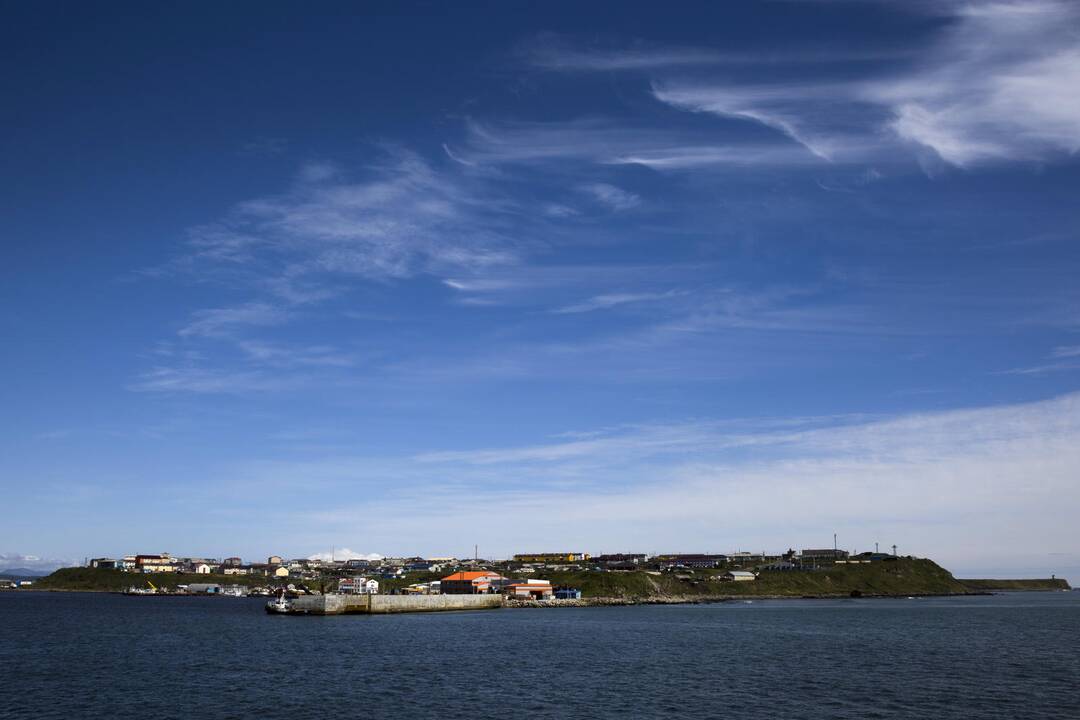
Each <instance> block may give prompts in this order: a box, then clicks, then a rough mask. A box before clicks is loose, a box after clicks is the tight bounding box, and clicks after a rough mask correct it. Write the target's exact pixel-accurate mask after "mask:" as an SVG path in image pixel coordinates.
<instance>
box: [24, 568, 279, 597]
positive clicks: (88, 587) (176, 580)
mask: <svg viewBox="0 0 1080 720" xmlns="http://www.w3.org/2000/svg"><path fill="white" fill-rule="evenodd" d="M147 580H149V581H150V582H152V583H154V585H156V586H157V587H159V588H169V589H172V588H175V587H176V586H177V585H190V584H192V583H219V584H221V585H266V584H267V581H268V580H269V578H264V577H249V576H246V575H193V574H192V575H188V574H183V573H155V574H153V575H142V574H139V573H126V572H124V571H122V570H105V569H101V568H88V567H72V568H60V569H59V570H57V571H56V572H54V573H52V574H51V575H47V576H45V577H43V578H40V579H38V580H36V581H35V582H34V585H33V589H34V590H83V591H99V592H122V591H124V590H127V589H128V588H129V587H144V588H145V587H147V584H146V581H147Z"/></svg>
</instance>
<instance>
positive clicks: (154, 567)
mask: <svg viewBox="0 0 1080 720" xmlns="http://www.w3.org/2000/svg"><path fill="white" fill-rule="evenodd" d="M135 569H136V570H137V571H138V572H143V573H162V572H176V562H175V561H174V560H173V559H172V558H171V557H169V554H168V553H162V554H161V555H136V556H135Z"/></svg>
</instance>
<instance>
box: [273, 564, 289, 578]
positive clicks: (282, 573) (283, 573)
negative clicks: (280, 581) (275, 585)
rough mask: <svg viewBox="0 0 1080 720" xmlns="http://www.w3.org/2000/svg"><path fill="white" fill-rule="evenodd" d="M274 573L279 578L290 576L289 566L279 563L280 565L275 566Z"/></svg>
mask: <svg viewBox="0 0 1080 720" xmlns="http://www.w3.org/2000/svg"><path fill="white" fill-rule="evenodd" d="M273 575H274V577H279V578H285V577H289V568H287V567H283V566H281V565H279V566H278V567H276V568H274V573H273Z"/></svg>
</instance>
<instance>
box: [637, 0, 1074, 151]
mask: <svg viewBox="0 0 1080 720" xmlns="http://www.w3.org/2000/svg"><path fill="white" fill-rule="evenodd" d="M941 10H942V11H943V12H946V13H948V14H949V19H950V22H949V24H948V25H947V27H946V28H945V29H944V30H943V31H942V32H941V33H940V34H939V35H938V36H937V38H936V39H935V40H933V41H932V42H931V44H930V46H929V47H927V48H926V49H925V51H924V52H923V53H921V54H920V55H921V58H920V59H919V60H918V61H913V62H912V63H910V64H909V65H908V67H906V68H905V69H902V70H899V71H897V70H893V71H891V72H890V73H888V74H885V73H883V72H876V73H871V74H865V75H861V76H859V77H858V78H857V79H854V80H845V81H839V82H831V83H826V84H821V83H820V82H818V81H816V80H807V79H806V78H805V77H803V76H800V75H798V74H792V75H790V76H789V77H787V78H786V79H784V78H781V79H777V80H773V81H771V82H769V83H768V84H761V83H758V84H753V83H738V82H727V83H716V82H713V81H709V80H702V79H700V78H697V79H690V78H685V77H683V78H679V77H675V76H673V75H672V74H671V73H668V75H667V76H666V77H665V78H664V79H663V80H660V81H658V82H657V84H656V85H655V86H654V91H653V93H654V96H655V97H656V98H657V100H660V101H661V102H664V103H667V104H670V105H672V106H673V107H678V108H682V109H687V110H693V111H698V112H708V113H713V114H715V115H720V116H724V117H734V118H744V119H746V120H749V121H753V122H757V123H760V124H762V125H765V126H767V127H771V128H773V129H775V130H777V131H779V132H780V133H782V134H783V135H786V136H787V137H789V138H791V139H792V140H794V141H795V142H797V143H799V144H801V145H803V146H804V147H806V148H808V149H809V150H811V151H812V152H813V153H814V154H815V155H818V156H820V157H822V158H824V159H835V158H836V157H847V156H849V155H850V149H851V148H852V147H855V148H858V149H860V153H861V154H863V155H871V156H872V155H874V154H879V155H881V154H884V155H888V154H893V155H895V154H897V153H898V152H901V148H900V146H899V145H898V143H901V142H909V143H912V144H914V145H917V146H920V147H923V148H928V149H930V150H932V151H933V152H934V153H936V155H937V156H939V157H940V158H941V159H942V160H944V161H945V162H946V163H949V164H952V165H956V166H960V167H971V166H974V165H978V164H983V163H988V162H998V161H1015V160H1028V161H1035V160H1047V159H1051V158H1054V157H1062V156H1066V157H1067V156H1071V155H1072V154H1074V153H1075V152H1076V151H1077V149H1080V100H1078V99H1077V95H1076V93H1075V92H1074V88H1075V87H1076V86H1077V85H1080V39H1078V36H1077V34H1076V27H1077V26H1078V24H1080V7H1078V6H1077V5H1076V4H1075V3H1069V2H1059V1H1057V0H1019V1H1016V2H987V3H972V4H947V5H944V6H942V8H941Z"/></svg>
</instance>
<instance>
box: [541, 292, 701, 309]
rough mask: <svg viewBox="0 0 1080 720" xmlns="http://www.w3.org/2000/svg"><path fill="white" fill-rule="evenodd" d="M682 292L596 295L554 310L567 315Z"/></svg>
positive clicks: (659, 298)
mask: <svg viewBox="0 0 1080 720" xmlns="http://www.w3.org/2000/svg"><path fill="white" fill-rule="evenodd" d="M680 294H684V293H682V292H678V291H674V290H671V291H668V292H663V293H611V294H607V295H596V296H594V297H591V298H589V299H588V300H585V301H583V302H580V303H575V304H573V305H564V306H563V307H560V308H556V309H554V310H552V312H553V313H557V314H561V315H567V314H573V313H585V312H592V311H593V310H607V309H609V308H613V307H617V306H619V305H627V304H636V303H642V302H653V301H658V300H668V299H670V298H672V297H675V296H676V295H680Z"/></svg>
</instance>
